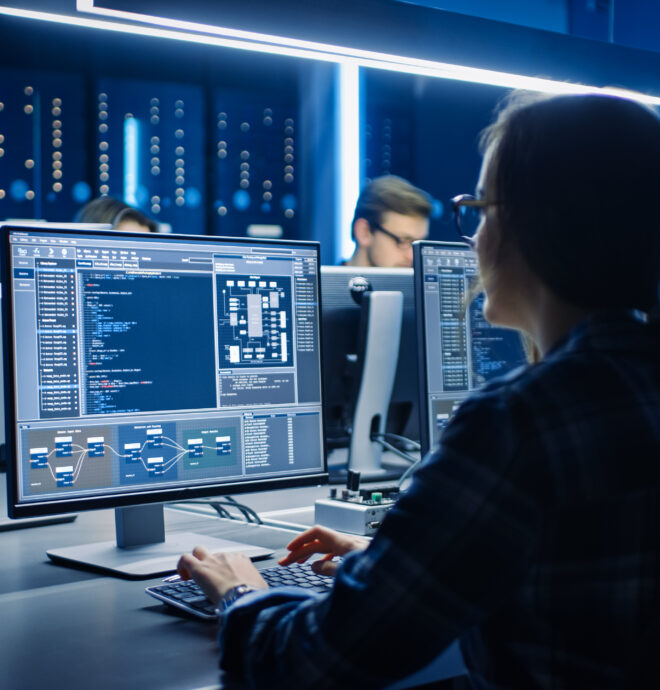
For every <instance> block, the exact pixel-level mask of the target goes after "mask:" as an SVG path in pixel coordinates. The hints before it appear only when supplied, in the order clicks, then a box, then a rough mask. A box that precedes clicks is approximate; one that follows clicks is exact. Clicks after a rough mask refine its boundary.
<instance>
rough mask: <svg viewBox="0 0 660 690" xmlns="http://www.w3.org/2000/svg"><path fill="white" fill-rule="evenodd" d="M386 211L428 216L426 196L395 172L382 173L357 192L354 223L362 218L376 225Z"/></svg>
mask: <svg viewBox="0 0 660 690" xmlns="http://www.w3.org/2000/svg"><path fill="white" fill-rule="evenodd" d="M388 211H392V212H394V213H400V214H401V215H403V216H419V217H420V218H428V217H429V216H430V215H431V200H430V198H429V195H428V194H427V193H426V192H424V191H422V190H421V189H418V188H417V187H415V186H414V185H412V184H410V182H408V181H407V180H404V179H403V178H402V177H398V176H397V175H383V176H382V177H376V178H374V179H373V180H371V182H369V183H368V184H367V185H365V187H364V188H363V189H362V191H361V192H360V196H359V198H358V200H357V204H356V206H355V214H354V215H353V223H355V221H356V220H357V219H358V218H364V219H365V220H366V221H367V222H368V223H369V225H379V224H380V223H381V222H382V219H383V214H384V213H387V212H388Z"/></svg>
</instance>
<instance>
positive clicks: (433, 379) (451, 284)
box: [414, 241, 527, 452]
mask: <svg viewBox="0 0 660 690" xmlns="http://www.w3.org/2000/svg"><path fill="white" fill-rule="evenodd" d="M414 267H415V268H414V270H415V293H416V304H417V332H418V338H419V351H420V354H419V363H420V367H419V385H420V396H421V397H420V408H421V418H422V423H421V425H420V431H421V445H422V452H426V451H428V450H429V449H430V448H432V447H433V446H434V445H435V444H436V442H437V441H438V439H439V437H440V434H441V432H442V430H443V429H444V427H445V426H446V424H447V422H448V421H449V419H450V418H451V415H452V413H453V412H454V410H455V409H456V408H457V407H458V405H460V403H461V402H462V401H463V400H464V399H465V398H466V397H467V396H468V394H469V393H470V391H472V390H474V389H476V388H479V386H481V385H482V384H484V383H485V382H486V381H488V380H489V379H492V378H494V377H496V376H500V375H502V374H505V373H506V372H507V371H510V370H511V369H514V368H516V367H519V366H522V365H524V364H526V363H527V358H526V354H525V350H524V348H523V344H522V341H521V339H520V335H519V334H518V333H517V332H516V331H513V330H509V329H505V328H497V327H494V326H491V325H490V324H489V323H488V322H487V321H486V320H485V318H484V316H483V295H479V296H478V297H477V298H475V299H474V300H473V301H472V302H471V303H470V305H469V307H468V308H467V309H466V303H467V298H468V290H469V287H470V284H471V283H472V282H473V281H474V280H475V279H476V276H477V273H478V267H477V257H476V255H475V254H474V252H473V251H472V250H471V249H470V248H469V247H468V246H467V245H465V244H461V243H454V242H432V241H423V242H415V244H414Z"/></svg>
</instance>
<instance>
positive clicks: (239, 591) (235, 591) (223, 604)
mask: <svg viewBox="0 0 660 690" xmlns="http://www.w3.org/2000/svg"><path fill="white" fill-rule="evenodd" d="M254 591H255V588H254V587H250V585H236V587H232V588H231V589H228V590H227V591H226V592H225V594H224V596H223V597H222V599H220V601H219V603H218V606H217V608H216V612H217V613H218V614H220V613H224V612H225V611H226V610H227V609H228V608H229V607H230V606H231V605H232V604H233V603H234V602H235V601H236V600H237V599H240V598H241V597H242V596H243V595H244V594H248V593H249V592H254Z"/></svg>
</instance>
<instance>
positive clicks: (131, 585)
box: [0, 474, 462, 690]
mask: <svg viewBox="0 0 660 690" xmlns="http://www.w3.org/2000/svg"><path fill="white" fill-rule="evenodd" d="M4 481H5V477H4V475H1V474H0V484H2V489H1V490H0V510H1V511H3V512H4V511H5V510H6V507H5V500H6V499H5V495H4ZM326 494H327V488H326V487H323V488H321V487H316V488H301V489H287V490H283V491H278V492H268V493H263V494H246V495H244V496H237V498H240V499H241V500H242V501H244V502H245V503H246V504H248V505H250V506H251V507H253V508H255V509H257V510H258V511H259V512H262V511H269V512H271V511H277V512H278V513H279V511H283V510H286V509H294V511H295V509H296V508H299V507H301V506H309V505H311V504H312V503H313V502H314V500H315V499H316V498H318V497H321V496H325V495H326ZM292 514H293V515H296V513H295V512H294V513H292ZM165 520H166V527H167V529H168V530H175V529H181V530H190V531H195V532H201V533H204V534H211V535H214V536H221V537H225V538H228V539H236V540H239V541H245V542H248V543H252V544H256V545H259V546H266V547H269V548H273V549H275V550H276V552H277V553H276V557H277V555H278V554H281V553H283V552H284V545H285V544H286V543H287V542H288V541H289V540H290V539H291V538H292V536H293V534H294V533H293V532H291V531H288V530H285V529H278V528H258V527H255V526H249V525H242V524H240V523H237V522H236V523H234V522H232V521H227V520H220V519H218V518H217V517H213V516H209V517H206V516H204V515H194V514H191V513H182V512H180V511H173V510H166V511H165ZM113 538H114V512H113V511H109V510H103V511H93V512H89V513H81V514H80V515H79V516H78V519H77V520H76V521H75V522H72V523H67V524H59V525H48V526H42V527H34V528H30V529H24V530H15V531H9V532H0V688H2V689H3V690H43V689H44V688H48V690H89V688H94V690H106V689H107V690H123V689H127V690H128V689H130V690H136V689H138V688H139V690H151V689H152V688H153V689H154V690H155V689H158V690H168V689H172V690H186V689H198V688H209V687H211V688H218V687H220V685H219V683H220V677H219V671H218V650H217V643H216V634H217V628H216V625H214V624H209V623H203V622H201V621H197V620H193V619H190V618H187V617H184V616H183V615H182V616H178V615H175V614H173V613H172V612H171V609H167V608H166V607H165V606H163V605H161V604H158V603H157V602H156V601H155V600H153V599H151V598H150V597H148V596H147V595H146V594H144V587H145V586H146V585H147V584H149V583H154V582H158V581H159V579H154V580H122V579H118V578H112V577H105V576H103V575H98V574H94V573H90V572H87V571H83V570H74V569H71V568H65V567H61V566H57V565H54V564H52V563H51V562H50V561H49V560H48V559H47V557H46V553H45V552H46V549H47V548H53V547H64V546H72V545H76V544H83V543H87V542H92V541H102V540H107V539H113ZM273 562H274V561H273V560H272V559H271V560H270V561H262V562H261V563H263V564H265V565H270V564H272V563H273ZM461 672H462V661H461V659H460V654H458V652H457V649H456V647H455V645H454V646H453V647H452V648H450V649H449V650H448V652H447V653H446V654H444V655H442V657H439V659H438V661H436V662H434V664H432V665H431V667H429V669H428V670H427V671H426V672H421V673H420V674H415V676H414V677H411V679H409V680H408V682H407V683H406V682H404V683H397V684H396V685H395V686H393V688H392V689H391V690H395V688H396V689H397V690H398V689H399V688H406V687H412V686H414V685H417V684H422V683H428V682H430V681H431V680H434V679H438V678H447V677H452V676H455V675H459V674H460V673H461Z"/></svg>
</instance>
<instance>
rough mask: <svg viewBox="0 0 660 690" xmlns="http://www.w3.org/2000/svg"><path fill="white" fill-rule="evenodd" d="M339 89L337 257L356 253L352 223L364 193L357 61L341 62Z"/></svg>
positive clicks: (347, 256)
mask: <svg viewBox="0 0 660 690" xmlns="http://www.w3.org/2000/svg"><path fill="white" fill-rule="evenodd" d="M337 78H338V89H337V119H338V127H337V134H338V139H339V146H338V155H339V160H338V162H337V170H338V171H339V175H338V178H339V189H338V192H339V199H338V208H339V213H338V214H337V217H336V219H335V222H336V227H335V251H336V252H337V253H338V256H337V257H335V259H347V258H349V257H350V256H351V255H352V254H353V250H354V248H355V244H354V242H353V239H352V236H351V235H352V233H351V224H352V221H353V214H354V212H355V203H356V201H357V198H358V196H359V194H360V77H359V70H358V67H357V66H356V65H350V64H342V65H339V74H338V77H337Z"/></svg>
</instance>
